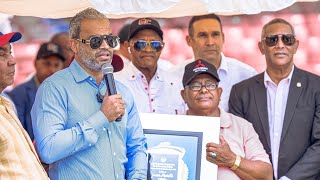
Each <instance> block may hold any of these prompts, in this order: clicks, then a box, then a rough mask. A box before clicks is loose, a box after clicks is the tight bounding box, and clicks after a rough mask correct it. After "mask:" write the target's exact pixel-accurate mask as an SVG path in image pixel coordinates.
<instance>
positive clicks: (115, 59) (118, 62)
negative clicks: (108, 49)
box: [111, 54, 124, 72]
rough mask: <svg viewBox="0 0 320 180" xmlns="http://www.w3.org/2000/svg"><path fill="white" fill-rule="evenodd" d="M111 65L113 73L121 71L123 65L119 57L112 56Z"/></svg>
mask: <svg viewBox="0 0 320 180" xmlns="http://www.w3.org/2000/svg"><path fill="white" fill-rule="evenodd" d="M111 65H112V66H113V70H114V72H119V71H121V70H122V69H123V66H124V63H123V60H122V58H121V57H120V56H119V55H117V54H113V56H112V62H111Z"/></svg>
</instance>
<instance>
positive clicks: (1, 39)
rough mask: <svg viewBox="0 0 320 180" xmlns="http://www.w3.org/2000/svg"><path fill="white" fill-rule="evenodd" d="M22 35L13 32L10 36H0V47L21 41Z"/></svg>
mask: <svg viewBox="0 0 320 180" xmlns="http://www.w3.org/2000/svg"><path fill="white" fill-rule="evenodd" d="M21 37H22V35H21V33H19V32H12V33H8V34H3V35H2V36H0V46H3V45H5V44H7V43H12V42H15V41H18V40H19V39H21Z"/></svg>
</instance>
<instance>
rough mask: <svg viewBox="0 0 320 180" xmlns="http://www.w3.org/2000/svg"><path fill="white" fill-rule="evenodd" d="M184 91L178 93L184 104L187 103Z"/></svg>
mask: <svg viewBox="0 0 320 180" xmlns="http://www.w3.org/2000/svg"><path fill="white" fill-rule="evenodd" d="M186 93H187V92H186V90H184V89H182V90H181V91H180V95H181V97H182V99H183V101H184V102H185V103H187V95H186Z"/></svg>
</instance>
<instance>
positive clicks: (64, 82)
mask: <svg viewBox="0 0 320 180" xmlns="http://www.w3.org/2000/svg"><path fill="white" fill-rule="evenodd" d="M111 33H112V29H111V26H110V22H109V20H108V19H107V18H106V17H105V16H104V15H103V14H101V13H99V12H98V11H96V10H94V9H91V8H88V9H86V10H84V11H81V12H79V13H78V14H77V15H76V16H74V17H73V18H72V20H71V21H70V39H71V40H70V45H71V48H72V50H73V51H74V52H75V60H74V61H73V62H72V64H71V65H70V67H69V68H66V69H64V70H62V71H59V72H57V73H55V74H54V75H52V76H51V77H49V78H48V79H46V80H45V81H44V82H43V83H42V84H41V86H40V88H39V90H38V92H37V95H36V99H35V103H34V106H33V108H32V111H31V116H32V122H33V129H34V134H35V139H36V142H37V147H38V150H39V154H40V157H41V159H42V160H43V161H44V162H46V163H48V164H50V168H49V177H50V179H67V180H69V179H124V178H126V179H146V174H147V154H146V139H145V137H144V135H143V130H142V126H141V122H140V119H139V116H138V113H137V109H136V105H135V103H134V101H133V98H132V95H131V94H130V91H129V90H128V89H127V88H126V87H125V86H124V85H123V84H121V83H119V82H115V85H116V88H117V91H118V93H119V94H115V95H108V93H107V92H106V84H105V81H104V80H103V74H102V72H101V65H102V64H105V63H110V62H111V61H112V58H111V57H112V53H113V49H112V48H114V47H116V46H117V44H118V38H117V37H116V36H113V35H111ZM119 70H121V69H119V68H117V67H115V71H119ZM103 96H104V97H103ZM97 97H99V98H97ZM120 116H121V117H122V119H121V121H115V120H116V119H117V118H119V117H120Z"/></svg>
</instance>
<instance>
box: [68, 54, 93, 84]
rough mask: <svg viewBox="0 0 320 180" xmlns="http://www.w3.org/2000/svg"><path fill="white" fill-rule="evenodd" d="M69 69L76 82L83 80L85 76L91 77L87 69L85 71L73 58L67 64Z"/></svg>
mask: <svg viewBox="0 0 320 180" xmlns="http://www.w3.org/2000/svg"><path fill="white" fill-rule="evenodd" d="M69 69H70V71H71V74H72V75H73V77H74V79H75V80H76V82H80V81H84V80H86V79H87V78H89V77H91V76H90V75H89V74H88V73H87V71H85V70H84V69H83V68H82V67H81V66H80V65H79V63H78V62H77V61H76V59H74V60H73V61H72V63H71V64H70V66H69Z"/></svg>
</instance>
